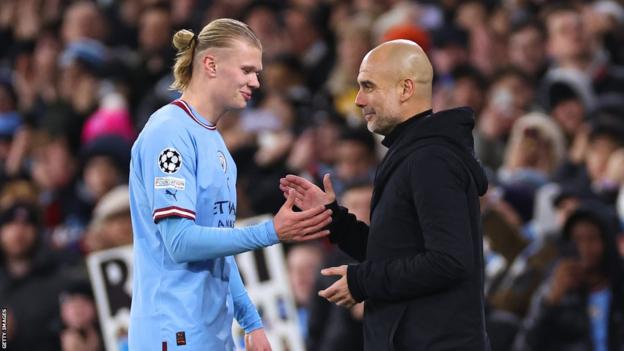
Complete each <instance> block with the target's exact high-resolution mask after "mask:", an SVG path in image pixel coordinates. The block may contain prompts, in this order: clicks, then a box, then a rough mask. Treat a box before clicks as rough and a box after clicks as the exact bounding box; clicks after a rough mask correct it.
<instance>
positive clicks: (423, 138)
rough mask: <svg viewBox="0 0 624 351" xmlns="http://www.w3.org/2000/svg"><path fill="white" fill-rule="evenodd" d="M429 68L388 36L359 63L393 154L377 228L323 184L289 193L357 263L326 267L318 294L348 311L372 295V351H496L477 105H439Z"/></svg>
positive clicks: (368, 326) (368, 302)
mask: <svg viewBox="0 0 624 351" xmlns="http://www.w3.org/2000/svg"><path fill="white" fill-rule="evenodd" d="M432 76H433V72H432V68H431V64H430V62H429V60H428V58H427V56H426V55H425V53H424V51H423V50H422V49H421V48H420V47H419V46H418V45H416V44H415V43H413V42H410V41H404V40H397V41H390V42H386V43H384V44H381V45H380V46H378V47H376V48H375V49H373V50H372V51H371V52H369V53H368V54H367V55H366V57H365V58H364V60H363V62H362V65H361V66H360V72H359V76H358V83H359V85H360V91H359V93H358V96H357V98H356V104H357V105H358V106H359V107H360V108H362V111H363V114H364V117H365V119H366V121H367V126H368V129H369V130H371V131H372V132H374V133H377V134H381V135H384V136H385V139H384V140H383V144H384V145H385V146H386V147H388V152H387V154H386V156H385V158H384V159H383V160H382V162H381V164H380V166H379V168H378V170H377V174H376V177H375V183H374V192H373V199H372V204H371V225H370V226H367V225H366V224H364V223H363V222H360V221H357V220H356V219H355V217H354V216H353V215H352V214H350V213H348V211H347V209H346V208H343V207H340V206H338V205H337V203H336V202H335V195H334V192H333V189H332V185H331V181H330V179H329V176H328V175H326V176H325V178H324V179H323V184H324V187H325V190H326V191H323V190H321V189H320V188H319V187H317V186H316V185H313V184H312V183H310V182H309V181H307V180H305V179H303V178H301V177H297V176H294V175H288V176H286V178H283V179H282V180H281V181H280V188H281V190H282V191H283V192H284V193H286V194H287V193H290V192H291V191H295V192H296V200H295V204H296V205H297V206H298V207H300V208H302V209H306V208H310V207H311V206H314V205H319V204H326V206H327V207H328V208H330V209H332V211H333V215H332V223H331V224H330V231H331V234H330V240H331V241H332V242H333V243H336V244H338V246H339V247H340V248H341V249H342V250H343V251H345V252H346V253H348V254H349V255H350V256H352V257H353V258H355V259H356V260H358V261H359V262H360V263H359V264H356V265H349V266H346V265H344V266H340V267H332V268H328V269H324V270H323V271H321V273H322V274H324V275H336V276H340V279H339V280H338V281H336V282H335V283H334V284H333V285H332V286H330V287H329V288H327V289H325V290H322V291H320V292H319V295H321V296H322V297H324V298H326V299H328V300H329V301H331V302H333V303H336V304H337V305H340V306H344V307H350V306H352V305H353V304H355V303H356V302H359V301H365V308H364V348H365V350H371V351H372V350H375V351H378V350H470V351H475V350H489V349H490V346H489V340H488V337H487V332H486V330H485V322H484V297H483V240H482V229H481V221H480V210H479V196H481V195H483V194H484V193H485V191H486V189H487V179H486V177H485V173H484V171H483V169H482V167H481V166H480V163H479V162H478V161H477V159H476V158H475V156H474V151H473V139H472V128H473V126H474V117H473V113H472V111H471V110H470V109H468V108H457V109H452V110H447V111H442V112H437V113H433V112H432V110H431V84H432V83H431V82H432Z"/></svg>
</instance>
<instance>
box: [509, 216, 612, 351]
mask: <svg viewBox="0 0 624 351" xmlns="http://www.w3.org/2000/svg"><path fill="white" fill-rule="evenodd" d="M606 213H608V211H605V210H602V211H601V210H600V209H598V208H597V207H596V206H592V207H591V208H590V207H587V206H581V207H579V208H578V209H577V210H576V211H574V212H573V213H572V215H571V216H570V217H569V218H568V220H567V221H566V222H565V225H564V227H563V233H562V239H563V240H562V250H561V258H560V260H559V262H558V263H557V264H556V265H555V268H554V271H553V274H552V275H551V277H550V278H549V279H547V280H546V282H545V284H544V286H543V288H542V289H541V290H540V291H538V293H537V295H536V296H535V298H534V299H533V303H532V307H531V311H530V312H529V315H528V317H527V318H526V320H525V321H524V328H523V330H521V332H520V333H519V334H518V337H517V338H516V343H515V345H514V346H515V350H523V351H529V350H550V351H557V350H588V351H589V350H595V351H606V350H624V319H623V316H624V313H623V309H622V298H621V296H622V275H621V273H622V262H621V260H620V258H619V256H618V254H617V252H616V246H615V243H614V241H613V240H614V239H613V234H614V231H613V229H614V227H613V226H612V224H614V223H611V222H612V221H610V220H609V219H608V218H606V215H605V214H606Z"/></svg>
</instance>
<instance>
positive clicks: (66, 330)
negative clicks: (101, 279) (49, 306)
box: [59, 281, 104, 351]
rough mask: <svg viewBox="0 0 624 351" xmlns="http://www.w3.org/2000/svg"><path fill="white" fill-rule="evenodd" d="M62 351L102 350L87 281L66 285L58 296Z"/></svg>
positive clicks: (94, 308) (93, 303)
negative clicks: (61, 328) (61, 326)
mask: <svg viewBox="0 0 624 351" xmlns="http://www.w3.org/2000/svg"><path fill="white" fill-rule="evenodd" d="M59 300H60V305H61V306H60V315H61V322H62V325H63V330H62V331H61V334H60V335H61V350H62V351H100V350H103V349H104V348H103V344H102V337H101V335H100V331H99V328H98V319H97V313H96V312H97V310H96V307H95V301H94V300H93V292H92V291H91V287H90V286H89V282H87V281H73V282H70V283H68V284H67V286H66V287H65V288H64V289H63V291H62V292H61V294H60V296H59Z"/></svg>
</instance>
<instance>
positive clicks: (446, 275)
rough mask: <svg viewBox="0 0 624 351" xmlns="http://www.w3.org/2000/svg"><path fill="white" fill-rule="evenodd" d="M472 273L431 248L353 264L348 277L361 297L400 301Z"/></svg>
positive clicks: (420, 294) (438, 288)
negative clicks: (391, 257) (408, 254)
mask: <svg viewBox="0 0 624 351" xmlns="http://www.w3.org/2000/svg"><path fill="white" fill-rule="evenodd" d="M471 273H472V272H470V271H469V270H468V269H467V267H466V265H464V264H463V263H462V262H461V261H459V260H457V259H456V258H454V257H452V256H449V255H447V254H445V253H441V252H434V251H427V252H423V253H421V254H417V255H416V256H413V257H403V258H395V259H387V260H379V261H370V260H369V261H364V262H362V263H361V264H359V265H351V266H349V269H348V274H347V280H348V283H349V290H350V291H351V294H352V296H353V297H354V299H355V300H357V301H363V300H366V299H369V298H373V299H380V300H387V301H399V300H405V299H412V298H415V297H419V296H423V295H428V294H432V293H436V292H439V291H443V290H445V289H448V288H449V287H451V286H453V285H456V284H459V283H460V282H461V281H462V280H463V279H465V277H466V276H467V275H469V274H471Z"/></svg>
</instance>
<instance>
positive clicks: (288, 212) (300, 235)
mask: <svg viewBox="0 0 624 351" xmlns="http://www.w3.org/2000/svg"><path fill="white" fill-rule="evenodd" d="M323 186H324V188H325V191H323V190H321V189H320V188H319V187H318V186H316V185H314V184H312V183H311V182H310V181H308V180H307V179H305V178H302V177H298V176H295V175H287V176H286V177H284V178H282V179H280V190H281V191H282V192H283V193H284V197H285V198H286V202H285V203H284V205H282V207H281V208H280V210H279V211H278V212H277V214H276V215H275V217H274V219H273V225H274V227H275V231H276V232H277V236H278V237H279V240H280V241H282V242H297V241H307V240H314V239H318V238H322V237H325V236H327V235H329V230H327V229H323V228H325V227H327V226H328V225H329V224H330V223H331V220H332V218H331V215H332V211H331V210H329V209H326V208H325V205H327V204H330V203H332V202H334V201H335V199H336V195H335V193H334V189H333V187H332V184H331V180H330V178H329V174H326V175H325V177H324V178H323ZM294 206H297V207H298V208H300V209H301V212H295V211H294V210H293V207H294Z"/></svg>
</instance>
